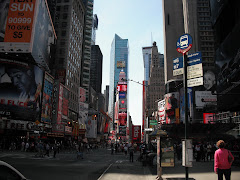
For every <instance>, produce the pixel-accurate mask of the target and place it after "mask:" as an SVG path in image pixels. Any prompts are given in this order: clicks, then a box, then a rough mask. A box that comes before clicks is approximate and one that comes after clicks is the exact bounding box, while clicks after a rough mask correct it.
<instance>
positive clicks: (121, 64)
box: [117, 61, 125, 68]
mask: <svg viewBox="0 0 240 180" xmlns="http://www.w3.org/2000/svg"><path fill="white" fill-rule="evenodd" d="M117 68H125V61H117Z"/></svg>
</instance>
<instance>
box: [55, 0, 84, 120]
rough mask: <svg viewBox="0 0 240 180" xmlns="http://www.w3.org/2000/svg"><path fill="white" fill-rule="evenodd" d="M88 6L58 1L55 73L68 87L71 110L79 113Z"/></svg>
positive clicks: (80, 3)
mask: <svg viewBox="0 0 240 180" xmlns="http://www.w3.org/2000/svg"><path fill="white" fill-rule="evenodd" d="M84 16H85V8H84V5H83V3H82V1H78V0H72V1H57V2H56V13H55V20H54V27H55V29H56V34H57V37H58V39H57V45H56V54H55V62H54V69H53V74H55V75H56V78H57V79H59V82H60V83H62V84H63V85H65V86H66V87H67V88H68V89H69V91H70V95H69V98H70V99H69V114H72V116H74V117H77V113H78V97H79V87H80V74H81V62H82V46H83V29H84Z"/></svg>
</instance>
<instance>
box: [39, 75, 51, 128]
mask: <svg viewBox="0 0 240 180" xmlns="http://www.w3.org/2000/svg"><path fill="white" fill-rule="evenodd" d="M53 83H54V78H53V77H52V76H51V75H50V74H48V73H47V72H46V73H45V78H44V88H43V101H42V115H41V118H42V121H43V122H46V123H50V122H51V121H52V97H53Z"/></svg>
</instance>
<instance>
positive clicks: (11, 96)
mask: <svg viewBox="0 0 240 180" xmlns="http://www.w3.org/2000/svg"><path fill="white" fill-rule="evenodd" d="M42 85H43V72H42V70H41V69H40V68H38V67H37V66H33V65H30V64H28V63H24V62H18V61H14V60H7V59H0V111H3V110H4V112H6V115H7V116H8V117H7V118H9V119H18V120H29V121H36V120H39V121H40V109H41V102H42ZM1 116H2V117H3V116H5V115H4V114H1Z"/></svg>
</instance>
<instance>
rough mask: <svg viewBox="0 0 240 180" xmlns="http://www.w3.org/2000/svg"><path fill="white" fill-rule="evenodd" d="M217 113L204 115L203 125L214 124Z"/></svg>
mask: <svg viewBox="0 0 240 180" xmlns="http://www.w3.org/2000/svg"><path fill="white" fill-rule="evenodd" d="M214 115H215V113H203V124H213V123H214Z"/></svg>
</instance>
